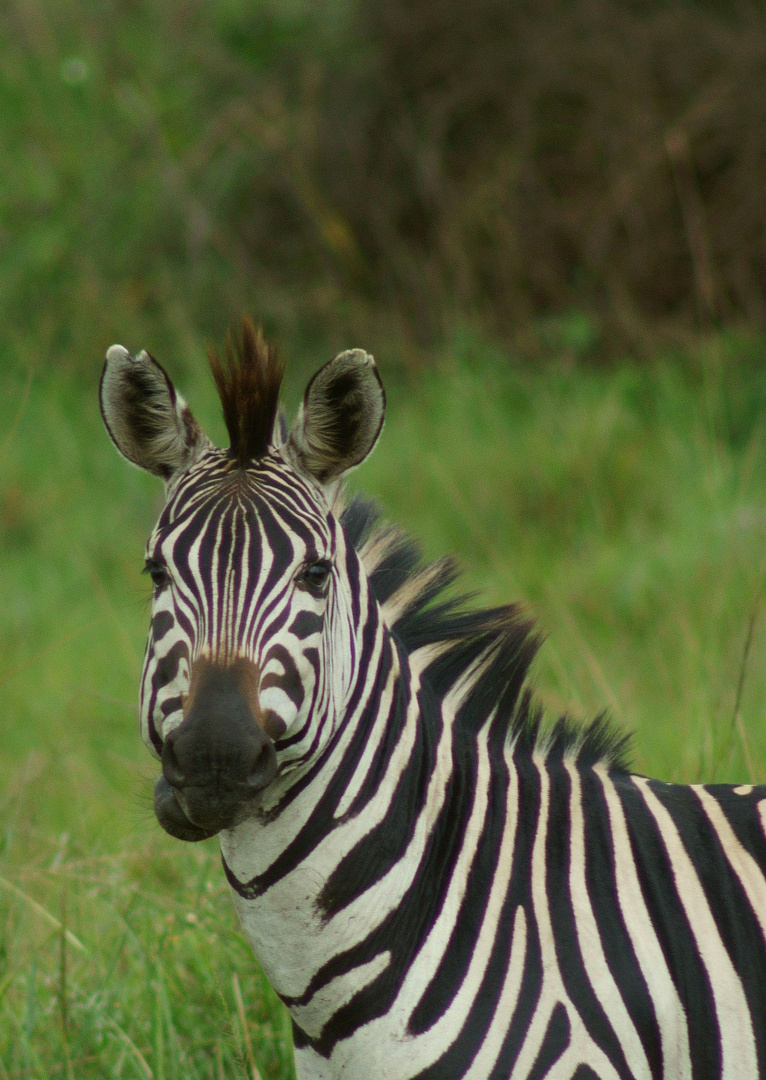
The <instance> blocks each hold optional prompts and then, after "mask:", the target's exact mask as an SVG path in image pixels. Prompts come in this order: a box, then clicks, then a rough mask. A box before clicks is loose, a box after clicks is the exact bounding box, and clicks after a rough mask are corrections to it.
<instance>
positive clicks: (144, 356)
mask: <svg viewBox="0 0 766 1080" xmlns="http://www.w3.org/2000/svg"><path fill="white" fill-rule="evenodd" d="M99 398H100V402H101V415H102V416H103V418H104V424H105V425H106V430H107V431H108V432H109V435H110V436H111V439H112V442H113V443H114V445H115V446H116V447H117V449H118V450H119V451H120V453H121V454H122V455H123V457H126V458H127V459H128V461H132V462H133V464H134V465H138V467H139V468H140V469H146V470H147V471H148V472H151V473H154V474H155V476H161V477H162V479H163V480H165V481H170V480H172V478H173V477H174V476H175V475H176V473H178V472H180V471H181V470H182V469H185V468H187V467H188V466H189V465H191V464H192V462H193V461H194V460H195V459H196V458H197V457H198V456H199V454H200V453H201V452H202V451H203V450H204V449H205V447H206V446H209V445H210V442H209V439H208V437H207V435H205V433H204V431H203V430H202V428H201V427H200V426H199V424H198V423H197V421H196V420H195V419H194V417H193V416H192V414H191V410H190V409H189V406H188V405H187V404H186V402H185V401H184V399H183V398H182V397H181V395H180V394H177V393H176V390H175V387H174V386H173V383H172V382H171V381H170V378H169V376H168V374H167V372H166V371H165V369H164V368H163V367H161V366H160V365H159V364H158V363H157V361H156V360H155V359H154V358H153V357H151V356H150V355H149V353H147V352H141V353H139V354H138V356H136V357H135V358H134V357H132V356H131V355H130V353H129V352H128V350H127V349H125V348H123V346H122V345H112V347H111V348H110V349H109V350H108V351H107V354H106V363H105V364H104V373H103V375H102V376H101V386H100V388H99Z"/></svg>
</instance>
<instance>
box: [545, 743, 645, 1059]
mask: <svg viewBox="0 0 766 1080" xmlns="http://www.w3.org/2000/svg"><path fill="white" fill-rule="evenodd" d="M564 768H565V769H566V770H567V772H568V773H569V778H570V782H571V785H572V787H571V796H570V800H569V812H570V821H571V827H570V849H569V850H570V863H569V889H570V892H571V897H572V909H573V911H574V919H575V927H576V931H577V942H578V944H579V946H580V955H581V957H582V962H583V966H584V968H585V971H586V973H587V976H588V979H589V980H590V984H591V987H592V988H593V993H594V994H595V995H596V997H597V998H598V1000H599V1002H600V1003H601V1006H602V1008H603V1010H604V1012H605V1013H606V1016H607V1019H608V1020H609V1023H610V1024H611V1025H612V1030H613V1031H614V1034H615V1035H616V1037H617V1041H618V1042H619V1044H620V1046H621V1047H622V1052H623V1054H624V1055H625V1060H626V1061H627V1062H628V1063H629V1064H630V1068H631V1070H632V1072H633V1076H634V1078H635V1080H651V1069H650V1068H649V1062H648V1061H647V1059H646V1054H645V1053H644V1048H643V1046H642V1045H641V1040H640V1039H639V1037H638V1032H637V1031H636V1028H635V1025H634V1024H633V1021H632V1020H631V1018H630V1014H629V1013H628V1010H627V1009H626V1007H625V1002H624V1001H623V999H622V995H621V994H620V991H619V989H618V987H617V983H616V982H615V981H614V977H613V975H612V972H611V971H610V970H609V965H608V964H607V962H606V957H605V956H604V949H603V945H602V943H601V935H600V934H599V930H598V925H597V923H596V919H595V916H594V914H593V907H592V906H591V902H590V896H589V895H588V888H587V885H586V882H585V824H584V820H583V809H582V787H581V784H580V772H579V770H578V768H577V766H576V765H574V764H572V763H571V762H569V761H565V762H564Z"/></svg>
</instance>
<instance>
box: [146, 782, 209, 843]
mask: <svg viewBox="0 0 766 1080" xmlns="http://www.w3.org/2000/svg"><path fill="white" fill-rule="evenodd" d="M154 813H155V814H156V816H157V820H158V821H159V823H160V825H161V826H162V827H163V829H164V830H165V832H166V833H169V834H170V835H171V836H174V837H175V838H176V840H186V842H187V843H191V844H193V843H196V842H197V841H198V840H207V839H209V838H210V837H211V836H215V834H216V833H218V832H220V831H221V829H223V828H225V827H226V825H225V824H221V825H217V826H216V827H215V828H203V827H202V826H200V825H195V824H194V822H193V821H192V820H191V819H190V818H189V817H188V815H187V814H186V812H185V810H184V809H183V807H182V806H181V804H180V803H179V801H178V799H177V798H176V792H175V789H174V788H173V787H172V785H171V784H169V783H168V781H167V780H166V779H165V777H164V776H161V777H160V778H159V780H158V781H157V783H156V784H155V785H154Z"/></svg>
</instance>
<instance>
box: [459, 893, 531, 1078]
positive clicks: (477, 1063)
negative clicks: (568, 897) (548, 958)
mask: <svg viewBox="0 0 766 1080" xmlns="http://www.w3.org/2000/svg"><path fill="white" fill-rule="evenodd" d="M526 955H527V919H526V916H525V914H524V908H523V907H522V906H521V905H519V906H518V907H517V908H516V915H515V916H514V920H513V936H512V938H511V960H510V963H509V964H508V970H507V971H506V973H505V979H504V981H503V988H502V990H501V991H500V998H499V1000H498V1003H497V1008H496V1009H495V1015H494V1016H493V1017H492V1023H491V1024H490V1025H489V1027H488V1028H487V1034H486V1036H485V1037H484V1042H483V1043H482V1044H481V1049H480V1050H479V1052H478V1054H477V1055H476V1057H475V1058H474V1059H473V1062H472V1063H471V1067H470V1069H469V1070H468V1072H467V1073H466V1074H465V1076H464V1077H463V1080H485V1077H487V1076H489V1075H490V1073H491V1072H492V1069H493V1068H494V1067H495V1062H496V1061H497V1059H498V1057H499V1056H500V1051H501V1050H502V1048H503V1041H504V1040H505V1036H506V1034H507V1032H508V1028H509V1027H510V1025H511V1020H512V1019H513V1014H514V1013H515V1012H516V1003H517V1001H518V998H519V990H520V989H521V977H522V975H523V974H524V960H525V959H526Z"/></svg>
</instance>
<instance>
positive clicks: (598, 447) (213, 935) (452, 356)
mask: <svg viewBox="0 0 766 1080" xmlns="http://www.w3.org/2000/svg"><path fill="white" fill-rule="evenodd" d="M130 343H132V344H140V343H138V342H135V343H133V342H130ZM742 348H743V346H741V344H738V343H736V342H734V343H731V344H729V345H727V344H726V342H719V343H718V344H717V345H716V347H715V349H713V350H712V351H711V353H710V355H708V356H703V357H702V358H701V360H700V364H699V369H698V371H697V372H696V373H695V372H694V371H692V370H690V369H689V368H688V367H687V368H681V367H679V366H677V365H675V366H674V365H672V364H670V363H667V364H660V363H658V364H657V365H656V366H655V367H643V368H637V367H632V366H629V365H627V366H622V367H619V368H616V369H615V370H613V371H611V372H593V371H591V372H587V371H586V372H583V371H573V370H571V369H568V368H565V367H562V368H558V369H557V368H549V369H548V370H546V371H545V372H531V371H529V370H524V369H518V368H516V367H514V365H513V364H512V363H510V362H509V361H508V359H507V358H503V357H499V356H495V357H493V356H492V355H491V351H490V350H487V349H482V348H480V347H479V346H478V345H476V344H475V343H472V342H471V341H470V339H465V340H462V341H457V342H456V344H455V347H454V348H453V349H452V350H451V351H450V353H449V354H448V355H447V356H446V357H445V360H444V365H443V369H442V371H441V372H440V373H426V374H420V375H414V374H413V375H410V376H409V377H408V379H407V380H406V381H405V380H404V379H403V377H402V375H401V373H399V374H397V373H396V372H394V371H392V370H391V369H390V368H389V369H387V365H386V363H385V358H382V361H383V363H382V367H383V373H384V377H386V381H387V388H388V390H389V420H388V423H387V425H386V428H385V431H384V435H383V438H382V441H381V444H380V447H379V449H378V450H377V452H376V454H375V455H374V457H373V458H372V460H371V461H370V462H369V463H368V464H367V465H365V466H364V467H363V468H362V469H360V470H359V472H358V473H357V474H355V476H354V486H357V487H360V488H363V489H365V490H367V491H369V492H371V493H373V494H376V495H377V496H378V497H379V498H380V500H381V501H382V502H383V504H384V506H385V507H386V510H387V512H388V514H389V515H390V516H391V517H392V518H394V519H396V520H398V521H400V522H402V523H404V524H405V525H406V526H407V527H408V528H410V529H411V530H412V531H413V532H414V533H416V534H417V535H419V536H420V537H421V538H422V540H423V543H424V546H425V549H426V551H427V553H428V554H429V555H437V554H441V553H443V552H444V551H453V552H456V553H457V554H458V555H459V556H460V557H461V559H462V560H463V562H464V564H465V566H466V567H467V571H468V572H467V582H468V584H469V586H470V587H472V588H476V589H479V590H481V592H482V593H483V595H484V596H485V597H486V598H487V599H488V600H490V601H493V602H496V601H506V600H508V599H511V598H516V599H521V600H523V601H524V602H525V603H526V604H527V606H528V607H529V608H530V609H531V611H532V612H533V614H534V615H535V616H536V617H537V619H538V621H539V623H540V625H541V626H542V628H543V629H544V631H545V632H546V633H547V635H548V641H547V643H546V645H545V646H544V648H543V651H542V654H541V657H540V659H539V661H538V663H537V665H536V668H535V680H536V682H537V684H538V688H539V693H540V695H541V697H542V699H543V700H544V702H545V703H546V705H547V706H548V708H549V711H550V713H551V714H554V713H556V712H558V711H560V710H562V709H567V710H569V711H570V712H572V713H573V714H574V715H576V716H579V717H590V716H593V715H594V714H595V713H596V712H598V711H600V710H602V709H604V708H607V709H609V710H610V711H611V712H612V713H613V714H614V715H615V716H616V717H617V718H618V719H619V721H620V722H621V723H623V724H625V725H626V726H627V727H628V728H631V729H634V730H635V731H636V741H635V751H636V753H635V761H636V766H637V768H638V769H640V770H641V771H645V772H648V773H650V774H652V775H657V776H659V777H661V778H664V779H668V780H675V781H696V780H705V781H712V780H732V781H733V780H740V781H741V780H758V779H760V780H764V779H766V723H764V720H763V712H764V710H763V702H764V699H766V633H764V626H766V620H765V617H764V613H763V612H762V611H761V607H760V605H761V601H762V594H763V578H764V571H765V569H766V561H765V559H764V553H765V552H766V546H765V545H764V538H765V536H766V441H765V439H764V427H763V421H762V416H761V413H760V411H759V404H758V403H759V401H760V398H761V396H762V391H761V389H760V384H759V381H758V380H759V375H758V367H757V365H753V366H748V365H747V364H746V363H744V362H740V363H739V365H738V366H734V365H733V364H732V363H731V361H732V359H733V358H734V356H735V354H737V352H738V350H739V351H741V350H742ZM179 359H180V360H181V361H183V363H182V365H179V367H181V368H182V370H183V371H185V378H184V379H183V380H179V381H182V383H183V385H182V389H184V390H186V391H187V392H188V396H189V397H190V398H191V401H192V404H193V406H194V407H195V409H196V411H197V412H198V414H199V415H200V416H201V417H202V418H203V419H204V421H205V422H206V423H207V424H208V425H209V426H210V428H211V429H212V432H213V434H215V435H216V436H217V437H219V438H220V435H221V422H220V418H219V417H218V415H217V413H218V410H217V405H216V403H215V401H214V398H213V393H212V389H211V385H210V381H209V379H208V378H207V376H206V374H205V372H204V368H203V363H202V360H201V357H200V355H199V354H198V353H194V352H191V353H187V354H185V355H184V356H182V357H180V358H179ZM755 359H756V360H757V359H758V357H756V358H755ZM4 370H5V371H7V372H8V375H7V378H6V379H5V382H4V393H3V395H2V397H1V398H0V567H2V576H1V577H0V688H1V689H2V710H1V711H0V1063H1V1064H0V1080H5V1078H6V1077H13V1078H14V1080H16V1078H19V1080H20V1078H22V1077H33V1078H36V1080H43V1078H48V1077H65V1078H70V1077H76V1078H77V1080H81V1078H82V1080H86V1078H89V1077H93V1078H99V1080H102V1078H112V1077H114V1078H117V1077H123V1078H126V1080H132V1078H134V1077H139V1078H140V1077H144V1078H145V1077H148V1076H149V1075H151V1076H153V1077H155V1078H157V1080H160V1078H162V1080H176V1078H178V1080H181V1078H183V1080H187V1078H196V1077H199V1078H210V1080H220V1078H222V1077H225V1078H226V1080H233V1078H239V1077H242V1078H243V1080H244V1078H245V1077H248V1078H251V1077H252V1075H253V1074H252V1066H251V1062H250V1056H249V1055H250V1050H249V1049H248V1046H250V1047H251V1049H252V1054H253V1057H254V1060H255V1062H256V1063H257V1067H258V1069H259V1070H260V1074H261V1076H263V1077H264V1078H265V1077H273V1078H276V1077H289V1076H291V1075H292V1074H291V1066H290V1050H289V1045H290V1035H289V1030H288V1024H287V1021H286V1018H285V1015H284V1013H283V1011H282V1010H281V1006H279V1004H278V1002H277V1001H276V1000H275V998H274V995H273V994H272V993H271V991H270V990H269V989H268V987H267V986H266V985H265V983H264V982H263V980H262V978H261V977H260V975H259V973H258V968H257V964H256V962H255V960H254V959H253V957H252V955H251V954H250V951H249V949H248V947H247V946H246V944H245V942H244V939H243V938H242V936H241V934H240V932H239V930H238V928H237V925H236V921H235V918H234V915H233V909H232V906H231V903H230V901H229V899H228V896H227V889H226V887H225V883H224V880H223V875H222V872H221V868H220V863H219V858H218V854H217V849H216V845H215V842H209V843H205V844H202V845H198V846H187V845H183V844H180V843H178V842H175V841H173V840H171V839H170V838H169V837H167V836H165V835H164V834H163V833H162V832H161V830H160V829H159V827H158V826H157V824H156V823H155V821H154V819H153V815H152V812H151V789H152V783H153V780H154V777H155V774H156V766H155V765H154V763H153V762H152V761H151V760H150V759H149V756H148V754H147V753H146V751H145V750H144V748H143V746H142V745H141V744H140V740H139V736H138V733H137V730H136V715H135V714H136V708H135V701H136V694H137V684H138V675H139V670H140V664H141V655H142V649H143V642H144V633H145V629H146V623H147V618H148V604H147V592H148V589H147V585H146V581H145V579H142V578H141V576H140V568H141V563H142V550H143V543H144V540H145V537H146V534H147V532H148V530H149V529H150V527H151V525H152V522H153V520H154V517H155V515H156V513H157V510H158V508H159V505H160V486H159V484H158V483H156V482H155V481H153V480H152V479H151V478H149V477H146V476H144V475H142V474H140V473H139V472H138V471H136V470H134V469H131V468H130V467H129V466H127V465H126V464H125V463H124V462H122V461H121V460H120V459H119V458H118V456H117V454H116V452H115V451H114V450H113V449H112V447H111V446H110V444H109V443H108V440H107V437H106V435H105V433H104V432H103V429H102V427H101V422H100V418H99V416H98V408H97V404H96V383H97V377H98V364H97V362H95V361H94V364H93V368H92V371H91V372H90V373H89V374H88V376H87V377H86V378H85V379H84V380H83V381H78V380H77V379H74V378H72V377H71V376H69V375H67V374H66V371H65V370H64V371H61V370H59V371H55V370H54V371H45V370H43V368H42V366H39V367H38V368H37V370H36V371H35V374H34V376H33V378H32V380H31V382H29V380H28V376H27V372H26V370H25V369H24V366H23V365H21V366H18V367H17V368H14V366H13V365H12V364H10V363H8V364H6V365H5V367H4ZM298 371H299V373H300V374H301V377H302V372H303V367H302V366H301V365H299V367H298ZM297 380H298V376H293V377H292V379H291V384H290V392H291V396H292V398H293V400H294V399H295V385H296V383H297ZM751 624H752V626H753V630H752V634H751V635H750V637H751V641H750V644H749V646H747V644H746V643H747V640H748V635H749V627H750V625H751ZM740 683H741V689H740V691H739V692H738V686H739V685H740ZM235 976H236V980H235ZM237 980H238V982H237ZM237 985H238V986H239V987H240V988H241V996H240V998H239V999H238V995H237V989H236V987H237ZM240 1001H241V1007H240ZM245 1032H246V1033H247V1038H246V1037H245ZM248 1040H249V1042H248Z"/></svg>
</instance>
